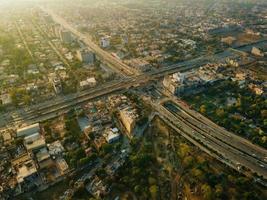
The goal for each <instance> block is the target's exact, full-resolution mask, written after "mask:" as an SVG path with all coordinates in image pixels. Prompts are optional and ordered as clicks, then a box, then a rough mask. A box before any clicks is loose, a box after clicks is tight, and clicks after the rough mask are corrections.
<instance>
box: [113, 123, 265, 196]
mask: <svg viewBox="0 0 267 200" xmlns="http://www.w3.org/2000/svg"><path fill="white" fill-rule="evenodd" d="M131 146H132V148H133V149H132V150H133V151H132V153H131V155H130V157H129V159H128V162H126V164H125V166H124V167H122V168H121V169H120V171H119V174H118V175H117V178H116V184H115V186H114V190H115V191H116V192H117V191H118V190H119V191H120V193H122V194H125V193H126V194H131V196H136V198H137V199H177V198H185V197H186V198H187V199H204V200H214V199H218V200H219V199H247V200H250V199H253V200H260V199H264V197H263V193H262V191H261V189H260V188H259V187H258V186H257V185H256V184H255V183H254V181H253V179H252V178H249V177H244V176H243V175H240V174H238V173H237V172H236V171H234V170H232V169H229V168H228V167H226V166H225V165H223V164H221V163H220V162H218V161H217V160H214V159H213V158H211V157H210V156H209V155H207V154H206V153H204V152H201V151H200V150H199V149H198V148H197V147H195V146H193V145H191V144H190V143H188V142H187V141H186V140H185V139H184V138H182V137H181V136H180V135H178V134H177V133H176V132H175V131H173V130H172V129H170V128H169V127H167V126H166V125H165V124H164V123H163V122H162V121H161V120H159V119H156V120H155V121H154V124H153V126H152V127H151V128H150V129H149V130H148V131H147V132H146V134H145V136H144V138H142V139H134V140H132V141H131Z"/></svg>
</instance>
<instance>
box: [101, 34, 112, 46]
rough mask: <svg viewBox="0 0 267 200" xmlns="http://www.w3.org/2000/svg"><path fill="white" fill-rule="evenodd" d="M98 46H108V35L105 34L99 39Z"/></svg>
mask: <svg viewBox="0 0 267 200" xmlns="http://www.w3.org/2000/svg"><path fill="white" fill-rule="evenodd" d="M100 46H101V47H102V48H108V47H109V46H110V36H105V37H102V38H101V39H100Z"/></svg>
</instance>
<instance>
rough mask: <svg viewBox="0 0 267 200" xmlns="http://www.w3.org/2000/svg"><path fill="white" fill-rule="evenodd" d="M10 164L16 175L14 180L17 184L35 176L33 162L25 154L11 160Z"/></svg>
mask: <svg viewBox="0 0 267 200" xmlns="http://www.w3.org/2000/svg"><path fill="white" fill-rule="evenodd" d="M11 164H12V167H13V169H14V171H15V173H16V179H17V182H18V183H19V184H21V183H23V182H24V181H25V179H29V178H30V177H32V176H34V175H36V174H37V168H36V165H35V162H34V161H33V160H32V158H31V157H30V156H29V154H27V153H26V154H23V155H21V156H20V157H18V158H15V159H14V160H12V161H11Z"/></svg>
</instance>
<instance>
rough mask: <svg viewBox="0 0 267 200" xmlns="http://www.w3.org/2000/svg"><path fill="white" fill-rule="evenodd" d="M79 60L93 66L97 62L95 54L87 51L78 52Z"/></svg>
mask: <svg viewBox="0 0 267 200" xmlns="http://www.w3.org/2000/svg"><path fill="white" fill-rule="evenodd" d="M77 58H78V60H79V61H81V62H83V63H86V64H93V63H94V62H95V54H94V53H93V52H92V51H89V50H86V49H82V50H78V51H77Z"/></svg>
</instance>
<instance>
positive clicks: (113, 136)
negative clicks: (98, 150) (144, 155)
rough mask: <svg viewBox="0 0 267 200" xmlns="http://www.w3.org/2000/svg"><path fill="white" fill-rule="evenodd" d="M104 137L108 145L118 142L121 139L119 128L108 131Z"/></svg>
mask: <svg viewBox="0 0 267 200" xmlns="http://www.w3.org/2000/svg"><path fill="white" fill-rule="evenodd" d="M104 135H105V138H106V141H107V143H109V144H111V143H113V142H116V141H118V140H119V139H120V134H119V130H118V129H117V128H110V129H107V130H106V132H105V134H104Z"/></svg>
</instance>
